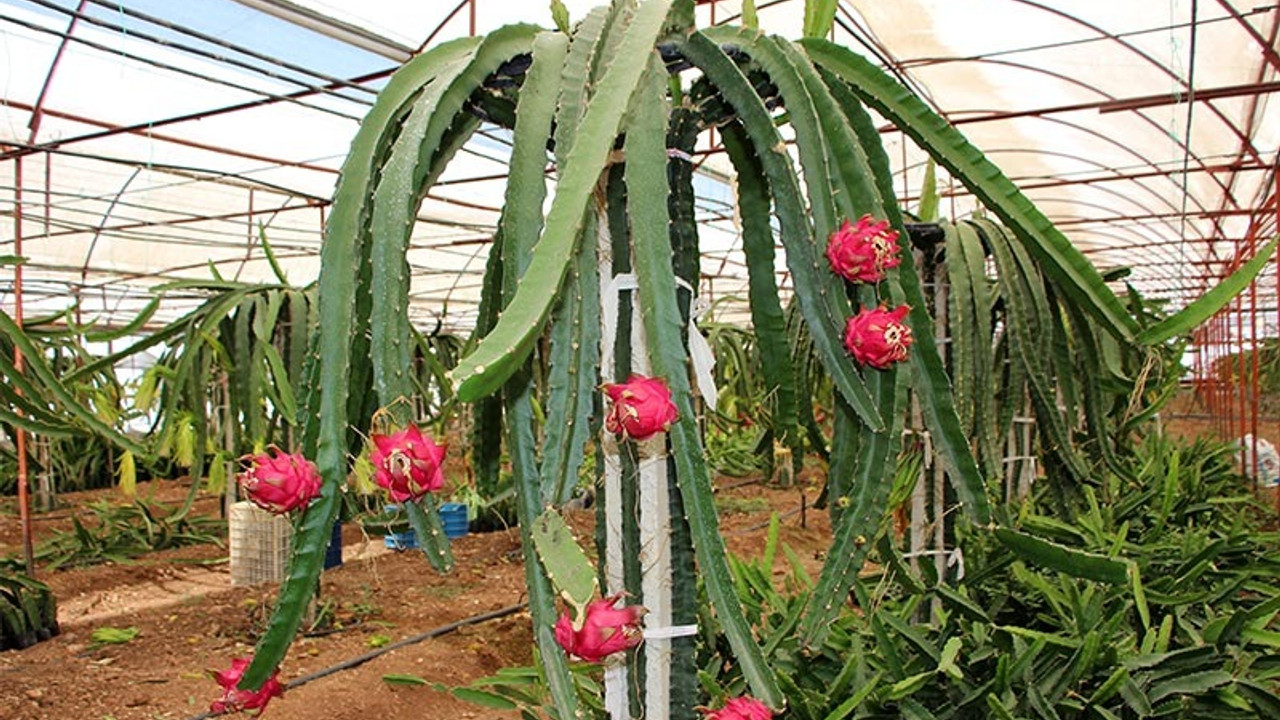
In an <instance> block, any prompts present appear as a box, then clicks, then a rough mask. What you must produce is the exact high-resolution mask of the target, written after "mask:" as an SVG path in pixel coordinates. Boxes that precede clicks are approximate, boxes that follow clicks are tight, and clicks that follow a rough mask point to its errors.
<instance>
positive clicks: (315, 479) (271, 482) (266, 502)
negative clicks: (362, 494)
mask: <svg viewBox="0 0 1280 720" xmlns="http://www.w3.org/2000/svg"><path fill="white" fill-rule="evenodd" d="M240 461H241V462H242V463H245V464H246V467H245V469H244V471H243V472H241V473H240V474H239V475H237V476H236V482H238V483H240V487H241V488H242V489H243V490H244V494H245V495H247V496H248V498H249V499H250V500H252V501H253V502H254V504H256V505H257V506H258V507H260V508H262V509H263V510H269V511H271V512H273V513H276V514H277V515H282V514H284V513H287V512H290V511H292V510H296V509H298V508H302V507H306V505H307V503H309V502H311V500H312V499H313V498H315V497H316V496H317V495H319V494H320V473H319V472H318V471H317V470H316V466H315V464H314V463H312V462H311V461H310V460H308V459H306V458H305V457H303V456H302V453H293V454H288V453H286V452H284V451H283V450H281V449H280V448H277V447H271V448H268V449H267V452H264V453H262V454H261V455H246V456H244V457H243V458H241V459H240Z"/></svg>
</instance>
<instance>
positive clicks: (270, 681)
mask: <svg viewBox="0 0 1280 720" xmlns="http://www.w3.org/2000/svg"><path fill="white" fill-rule="evenodd" d="M249 661H250V658H247V657H242V658H235V659H234V660H232V661H231V669H230V670H223V671H222V672H212V671H210V673H209V674H210V675H212V676H213V679H214V680H216V681H217V683H218V685H220V686H222V697H220V698H218V699H217V700H214V701H213V702H212V703H210V705H209V710H210V711H212V712H215V713H224V712H240V711H242V710H247V711H249V712H251V713H252V714H254V715H256V714H258V713H261V712H262V711H263V710H265V709H266V707H267V703H269V702H271V698H275V697H282V696H283V695H284V685H282V684H280V681H279V680H278V679H276V676H277V675H279V674H280V671H279V670H277V671H275V672H273V673H271V677H269V678H267V681H266V682H264V683H262V687H260V688H258V689H257V690H240V689H237V688H236V685H239V684H240V678H242V677H244V671H245V670H247V669H248V668H249Z"/></svg>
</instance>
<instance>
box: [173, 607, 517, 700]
mask: <svg viewBox="0 0 1280 720" xmlns="http://www.w3.org/2000/svg"><path fill="white" fill-rule="evenodd" d="M526 605H527V603H522V602H520V603H516V604H515V605H508V606H506V607H504V608H499V609H497V610H491V611H489V612H487V613H481V614H479V615H472V616H471V617H467V618H463V619H461V620H456V621H454V622H451V623H448V624H447V625H441V626H440V627H438V628H434V629H432V630H428V631H426V632H424V633H421V634H418V635H412V636H410V637H407V638H404V639H403V640H397V641H396V642H393V643H391V644H390V645H384V646H382V647H380V648H378V649H377V650H371V651H369V652H367V653H365V654H363V655H357V656H356V657H353V658H351V659H350V660H344V661H342V662H340V663H338V664H336V665H331V666H329V667H327V668H324V669H323V670H317V671H316V672H313V673H311V674H310V675H303V676H302V677H300V678H296V679H294V680H290V681H289V682H287V683H285V684H284V688H285V690H292V689H293V688H296V687H298V686H300V685H306V684H307V683H309V682H311V681H312V680H319V679H320V678H322V677H328V676H329V675H333V674H334V673H338V672H342V671H343V670H350V669H351V668H353V667H357V666H359V665H363V664H365V663H367V662H369V661H370V660H373V659H375V658H378V657H381V656H383V655H386V654H387V653H389V652H391V651H392V650H399V649H400V648H402V647H407V646H409V645H416V644H417V643H420V642H422V641H423V640H430V639H431V638H435V637H440V636H441V635H448V634H449V633H451V632H453V631H455V630H458V629H460V628H464V627H467V626H468V625H479V624H480V623H483V622H488V621H490V620H497V619H498V618H502V617H506V616H508V615H513V614H515V613H517V612H519V611H521V610H523V609H524V608H525V606H526ZM232 712H235V711H234V710H226V711H224V712H213V711H212V710H207V711H205V712H202V713H200V714H199V715H192V716H191V717H189V718H187V720H208V718H214V717H218V716H220V715H228V714H230V713H232Z"/></svg>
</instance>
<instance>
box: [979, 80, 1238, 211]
mask: <svg viewBox="0 0 1280 720" xmlns="http://www.w3.org/2000/svg"><path fill="white" fill-rule="evenodd" d="M965 62H977V63H988V64H992V65H1004V66H1008V67H1012V68H1015V69H1020V70H1026V71H1028V72H1032V73H1036V74H1040V75H1048V76H1049V77H1052V78H1054V79H1057V80H1062V81H1063V82H1066V83H1069V84H1071V85H1075V86H1077V87H1080V88H1083V89H1085V90H1088V91H1090V92H1094V93H1097V94H1098V95H1100V96H1101V97H1103V98H1106V99H1107V100H1117V99H1118V98H1116V97H1115V96H1114V95H1112V94H1110V93H1108V92H1106V91H1104V90H1102V89H1100V88H1098V87H1095V86H1093V85H1090V84H1089V83H1086V82H1084V81H1083V80H1080V79H1078V78H1074V77H1071V76H1068V75H1064V74H1062V73H1059V72H1056V71H1054V70H1049V69H1046V68H1038V67H1035V66H1032V65H1028V64H1026V63H1018V62H1013V61H1011V60H998V59H993V58H976V59H973V60H966V61H965ZM973 112H977V111H973ZM1131 112H1132V113H1133V114H1134V115H1136V116H1137V117H1139V118H1141V119H1142V120H1143V121H1144V122H1146V123H1147V124H1148V125H1150V126H1151V127H1152V128H1153V129H1155V130H1156V131H1158V132H1159V133H1160V134H1161V135H1164V136H1167V137H1169V138H1170V139H1171V140H1173V142H1174V143H1175V144H1176V145H1177V147H1178V149H1179V150H1181V151H1182V152H1184V153H1186V154H1187V156H1188V157H1190V158H1191V159H1192V160H1193V161H1194V164H1195V165H1197V166H1198V167H1199V168H1200V169H1201V170H1205V169H1207V167H1208V166H1207V165H1206V164H1205V162H1204V160H1203V159H1202V158H1201V157H1200V156H1199V155H1197V154H1196V153H1195V152H1194V151H1193V150H1192V149H1191V148H1190V147H1189V146H1188V145H1187V144H1186V142H1184V141H1183V139H1182V138H1180V137H1174V136H1170V135H1168V133H1166V132H1165V130H1164V128H1163V127H1161V125H1160V124H1159V123H1158V122H1156V121H1155V120H1154V119H1153V118H1151V117H1149V116H1148V115H1147V114H1146V113H1144V112H1142V110H1141V109H1140V108H1139V109H1136V110H1132V111H1131ZM1030 117H1037V118H1045V119H1052V120H1054V121H1055V122H1063V123H1065V124H1068V125H1071V126H1073V127H1081V126H1079V125H1076V124H1075V123H1070V122H1067V121H1065V120H1062V119H1061V118H1056V117H1055V118H1049V116H1047V115H1031V116H1030ZM980 120H981V119H980V118H976V119H975V120H974V122H978V121H980ZM1081 129H1083V128H1081ZM1092 134H1094V136H1095V137H1098V138H1100V139H1102V140H1105V141H1107V142H1112V143H1115V141H1113V140H1112V139H1111V138H1108V137H1107V136H1105V135H1101V134H1099V133H1097V132H1093V133H1092ZM1115 144H1117V145H1119V146H1120V147H1125V146H1123V145H1120V144H1119V143H1115ZM1126 149H1128V148H1126ZM1133 154H1134V155H1135V156H1136V157H1138V158H1140V159H1142V160H1144V161H1146V162H1147V163H1148V164H1149V166H1150V167H1151V168H1152V169H1159V166H1157V165H1156V164H1154V163H1152V162H1151V161H1150V159H1148V158H1145V157H1143V156H1141V155H1138V154H1137V153H1136V152H1134V153H1133ZM1165 172H1166V173H1168V174H1172V171H1165ZM1210 175H1211V176H1212V173H1210ZM1215 181H1216V178H1215ZM1217 183H1218V185H1219V187H1221V188H1222V191H1223V193H1224V194H1225V195H1226V196H1228V197H1229V198H1230V199H1231V202H1232V204H1233V205H1236V206H1237V207H1239V203H1238V202H1237V201H1236V200H1235V197H1234V196H1233V195H1232V194H1231V192H1230V190H1229V189H1228V188H1227V186H1226V185H1224V184H1223V183H1222V182H1221V181H1217Z"/></svg>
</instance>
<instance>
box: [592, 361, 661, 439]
mask: <svg viewBox="0 0 1280 720" xmlns="http://www.w3.org/2000/svg"><path fill="white" fill-rule="evenodd" d="M604 391H605V393H606V394H607V395H608V396H609V399H610V400H612V401H613V407H612V408H611V409H610V410H609V414H608V415H606V416H605V418H604V427H605V429H606V430H608V431H609V432H611V433H615V434H617V435H621V436H622V437H624V438H630V439H632V440H644V439H645V438H648V437H651V436H653V435H654V434H656V433H658V432H665V431H666V430H667V428H669V427H671V423H673V422H675V421H676V418H677V417H678V416H679V414H678V413H677V412H676V406H675V405H674V404H673V403H672V402H671V391H670V390H668V389H667V383H666V382H664V381H663V380H662V378H651V377H645V376H643V375H632V376H631V377H630V379H628V380H627V381H626V382H625V383H617V384H615V383H609V384H606V385H605V386H604Z"/></svg>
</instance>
